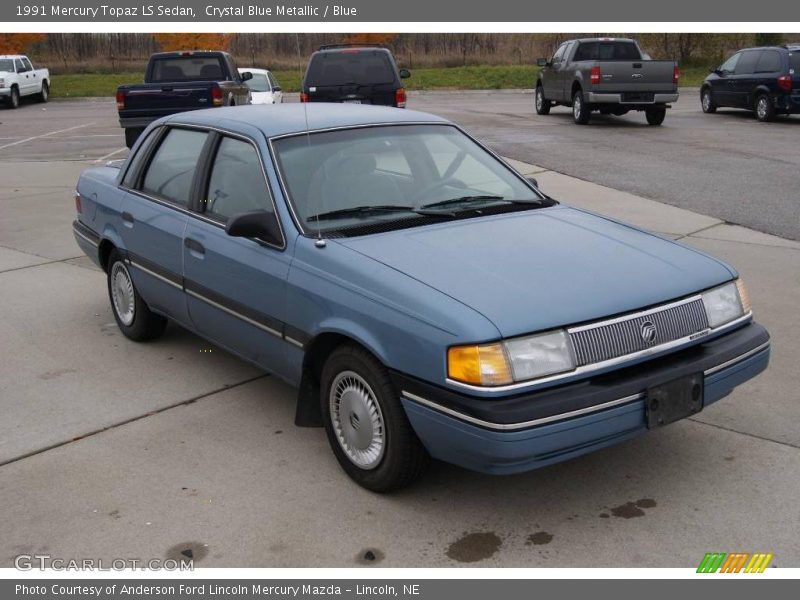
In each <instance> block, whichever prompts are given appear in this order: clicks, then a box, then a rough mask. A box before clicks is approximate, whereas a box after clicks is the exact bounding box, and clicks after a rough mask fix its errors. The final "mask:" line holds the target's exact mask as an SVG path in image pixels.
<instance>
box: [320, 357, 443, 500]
mask: <svg viewBox="0 0 800 600" xmlns="http://www.w3.org/2000/svg"><path fill="white" fill-rule="evenodd" d="M364 384H366V386H367V387H364ZM334 385H336V388H337V389H339V390H342V389H343V390H344V392H343V393H341V394H340V395H337V394H336V390H334V389H332V388H333V386H334ZM359 386H360V388H359ZM359 389H360V390H361V391H364V392H365V394H364V395H360V394H359V393H358V391H359ZM370 392H371V393H370ZM347 394H354V397H355V398H356V400H355V401H352V402H349V403H348V400H347V399H346V395H347ZM363 398H368V399H369V402H372V403H373V409H372V410H371V412H370V411H369V410H368V409H365V403H362V401H361V400H360V399H363ZM375 402H377V409H376V408H375V406H374V403H375ZM320 403H321V408H322V419H323V421H324V423H325V432H326V433H327V435H328V442H329V443H330V445H331V449H332V450H333V453H334V455H335V456H336V459H337V460H338V461H339V464H340V465H341V467H342V469H344V471H345V472H346V473H347V474H348V475H349V476H350V478H351V479H353V481H355V482H356V483H357V484H358V485H360V486H361V487H364V488H366V489H368V490H372V491H373V492H389V491H392V490H397V489H399V488H402V487H405V486H407V485H409V484H411V483H412V482H413V481H415V480H416V479H418V478H419V477H420V476H421V475H422V473H423V472H424V470H425V467H427V465H428V463H429V462H430V457H429V455H428V452H427V451H426V450H425V448H424V446H423V445H422V443H421V442H420V441H419V438H418V437H417V434H416V433H414V430H413V429H412V428H411V424H410V423H409V422H408V418H407V417H406V413H405V411H404V410H403V406H402V405H401V404H400V400H399V394H398V392H397V390H396V389H395V386H394V385H393V384H392V380H391V379H390V377H389V373H388V372H387V371H386V368H385V367H384V366H383V365H382V364H381V363H380V362H379V361H378V360H377V359H376V358H375V357H374V356H372V354H370V353H369V352H367V351H366V350H364V349H363V348H361V347H360V346H357V345H354V344H344V345H342V346H339V347H338V348H336V350H334V351H333V353H332V354H331V355H330V356H329V357H328V360H327V361H326V362H325V366H324V367H323V369H322V377H321V381H320ZM346 403H347V406H346V407H345V404H346ZM343 407H344V410H345V411H347V413H348V414H347V415H346V416H345V417H344V419H343V418H342V416H343V415H341V414H339V417H338V418H337V416H336V414H337V410H342V409H343ZM365 410H366V411H367V412H368V413H369V414H370V415H372V418H373V421H372V423H371V427H370V430H369V432H366V430H364V431H365V432H366V433H368V434H370V435H369V441H370V444H369V445H367V444H364V447H362V448H358V447H356V448H351V449H350V450H349V451H350V452H351V453H355V454H357V453H358V452H364V453H365V454H367V457H368V458H369V456H370V455H369V454H368V453H369V452H370V451H371V452H373V457H372V458H371V459H370V460H372V463H371V464H367V465H359V464H357V463H356V462H355V459H353V458H351V457H350V455H348V453H347V452H346V451H345V449H344V446H345V445H347V441H346V440H345V436H346V435H347V433H345V431H344V429H345V427H347V429H348V430H349V431H350V432H351V434H350V435H352V436H357V434H358V433H360V428H361V427H363V426H364V425H363V423H364V421H365V419H364V415H365V414H367V412H365ZM359 415H361V416H359ZM375 419H378V421H377V422H378V423H379V424H381V425H376V424H375V423H376V421H375ZM336 422H338V423H340V424H341V425H342V427H341V430H342V431H341V441H340V437H339V436H340V434H339V433H337V428H336V426H335V425H334V423H336ZM376 429H377V431H378V432H379V436H380V439H381V442H382V443H381V444H380V448H381V449H380V450H379V451H375V450H374V446H373V443H374V441H375V440H376V437H378V436H376V434H375V431H376ZM375 453H377V455H375ZM365 460H366V459H365Z"/></svg>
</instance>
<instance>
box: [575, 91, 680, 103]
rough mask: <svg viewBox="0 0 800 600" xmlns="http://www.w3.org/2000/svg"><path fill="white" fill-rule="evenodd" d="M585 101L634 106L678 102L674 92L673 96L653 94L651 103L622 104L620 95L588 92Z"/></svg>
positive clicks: (676, 94)
mask: <svg viewBox="0 0 800 600" xmlns="http://www.w3.org/2000/svg"><path fill="white" fill-rule="evenodd" d="M586 96H587V97H586V101H587V102H589V103H591V104H624V105H628V104H636V105H639V104H641V105H644V104H669V103H670V102H677V101H678V93H677V92H675V93H674V94H672V93H670V94H654V95H653V101H652V102H641V101H639V100H637V101H636V102H624V101H623V100H622V94H604V93H600V92H588V93H587V94H586Z"/></svg>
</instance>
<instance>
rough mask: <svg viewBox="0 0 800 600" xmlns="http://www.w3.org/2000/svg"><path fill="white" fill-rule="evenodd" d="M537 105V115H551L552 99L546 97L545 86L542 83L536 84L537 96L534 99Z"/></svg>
mask: <svg viewBox="0 0 800 600" xmlns="http://www.w3.org/2000/svg"><path fill="white" fill-rule="evenodd" d="M534 104H535V105H536V114H537V115H549V114H550V107H551V106H552V104H551V102H550V100H547V99H546V98H545V97H544V88H543V87H542V86H541V85H537V86H536V98H535V100H534Z"/></svg>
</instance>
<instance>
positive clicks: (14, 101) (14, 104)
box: [8, 86, 19, 108]
mask: <svg viewBox="0 0 800 600" xmlns="http://www.w3.org/2000/svg"><path fill="white" fill-rule="evenodd" d="M8 107H9V108H19V88H18V87H17V86H14V87H12V88H11V93H10V94H9V96H8Z"/></svg>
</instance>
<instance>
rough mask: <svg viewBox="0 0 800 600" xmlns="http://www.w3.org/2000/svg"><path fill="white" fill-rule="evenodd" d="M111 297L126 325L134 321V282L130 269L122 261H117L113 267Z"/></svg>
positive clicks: (116, 310) (118, 314) (115, 310)
mask: <svg viewBox="0 0 800 600" xmlns="http://www.w3.org/2000/svg"><path fill="white" fill-rule="evenodd" d="M111 299H112V301H113V304H114V312H115V313H117V317H119V320H120V321H122V324H123V325H125V326H128V325H130V324H131V323H133V316H134V310H135V303H134V293H133V282H132V281H131V276H130V274H129V273H128V269H127V268H125V265H124V264H122V263H121V262H115V263H114V266H113V267H112V268H111Z"/></svg>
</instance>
